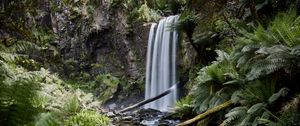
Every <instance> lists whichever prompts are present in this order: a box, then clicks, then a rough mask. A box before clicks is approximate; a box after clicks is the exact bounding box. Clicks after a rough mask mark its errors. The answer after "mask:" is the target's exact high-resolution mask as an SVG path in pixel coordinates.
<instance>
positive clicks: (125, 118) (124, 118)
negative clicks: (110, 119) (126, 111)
mask: <svg viewBox="0 0 300 126" xmlns="http://www.w3.org/2000/svg"><path fill="white" fill-rule="evenodd" d="M122 119H123V120H132V119H133V117H132V116H125V117H123V118H122Z"/></svg>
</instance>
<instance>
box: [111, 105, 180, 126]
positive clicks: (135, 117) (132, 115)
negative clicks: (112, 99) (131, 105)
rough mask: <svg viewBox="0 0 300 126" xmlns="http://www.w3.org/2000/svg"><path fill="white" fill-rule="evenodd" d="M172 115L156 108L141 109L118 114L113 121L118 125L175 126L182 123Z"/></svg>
mask: <svg viewBox="0 0 300 126" xmlns="http://www.w3.org/2000/svg"><path fill="white" fill-rule="evenodd" d="M170 115H172V113H169V112H161V111H158V110H155V109H140V110H138V111H134V112H127V113H125V114H120V115H118V116H116V117H115V118H113V123H114V125H116V126H175V125H176V124H179V123H180V120H179V119H176V118H172V117H171V116H170ZM119 116H121V117H119Z"/></svg>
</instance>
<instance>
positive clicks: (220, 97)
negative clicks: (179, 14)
mask: <svg viewBox="0 0 300 126" xmlns="http://www.w3.org/2000/svg"><path fill="white" fill-rule="evenodd" d="M287 13H288V14H287ZM287 13H279V14H278V15H277V16H276V17H275V18H274V20H273V21H271V22H270V23H269V25H267V27H266V28H265V27H263V26H261V25H259V26H257V27H256V28H254V29H253V30H249V29H248V30H239V33H238V36H236V37H235V38H234V43H233V44H232V45H230V46H229V47H227V48H225V49H223V50H225V51H221V50H217V51H216V54H218V56H217V58H216V61H213V62H212V63H211V64H210V65H208V66H205V67H203V68H202V69H201V70H200V71H199V72H198V77H197V79H196V81H197V84H196V85H195V87H194V91H193V93H192V95H191V96H189V97H193V98H194V99H193V102H192V103H190V105H193V108H194V111H196V112H197V113H203V112H205V111H207V110H209V109H211V108H213V107H216V106H217V105H220V104H222V103H224V102H225V101H228V100H230V101H231V102H233V103H234V106H232V107H230V108H229V109H226V110H224V111H222V112H219V113H217V114H215V115H213V116H210V117H208V118H206V119H205V120H202V121H200V122H199V124H202V125H207V124H211V123H209V122H207V119H208V120H209V119H211V118H213V117H218V119H222V123H219V124H221V125H225V126H248V125H252V126H258V125H269V126H273V125H278V126H286V125H300V123H299V121H297V118H298V119H299V114H296V113H298V112H299V108H298V107H299V105H300V104H299V94H300V90H299V89H300V88H299V86H297V81H299V79H298V77H299V75H300V74H299V70H300V69H299V68H300V67H299V66H300V64H299V62H300V58H299V56H300V54H299V52H300V51H299V47H300V41H299V38H300V32H299V31H300V24H299V21H300V20H299V19H300V16H298V15H297V13H296V12H295V11H288V12H287ZM197 40H200V39H197ZM200 41H201V40H200ZM226 52H227V53H226ZM292 99H293V100H292ZM290 100H291V101H290ZM283 106H284V107H283ZM292 111H293V112H292Z"/></svg>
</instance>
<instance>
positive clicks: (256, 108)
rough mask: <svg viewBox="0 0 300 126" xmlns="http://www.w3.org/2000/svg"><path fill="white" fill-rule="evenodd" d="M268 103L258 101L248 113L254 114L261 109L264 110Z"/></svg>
mask: <svg viewBox="0 0 300 126" xmlns="http://www.w3.org/2000/svg"><path fill="white" fill-rule="evenodd" d="M266 106H267V105H266V104H265V103H257V104H255V105H253V106H252V107H251V108H250V109H248V111H247V113H248V114H254V113H256V112H258V111H260V110H262V109H263V108H265V107H266Z"/></svg>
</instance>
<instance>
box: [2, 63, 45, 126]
mask: <svg viewBox="0 0 300 126" xmlns="http://www.w3.org/2000/svg"><path fill="white" fill-rule="evenodd" d="M0 71H1V72H0V124H1V125H7V126H10V125H23V124H25V125H30V124H31V123H32V121H33V120H34V117H35V116H36V115H37V114H38V113H39V111H40V108H38V107H36V106H35V105H34V102H33V99H35V98H36V97H37V91H38V90H39V87H40V84H39V82H40V80H41V77H40V76H39V75H38V72H36V71H31V72H28V71H26V70H25V69H23V68H21V67H16V66H14V65H12V64H9V63H6V62H5V61H2V60H0Z"/></svg>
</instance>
